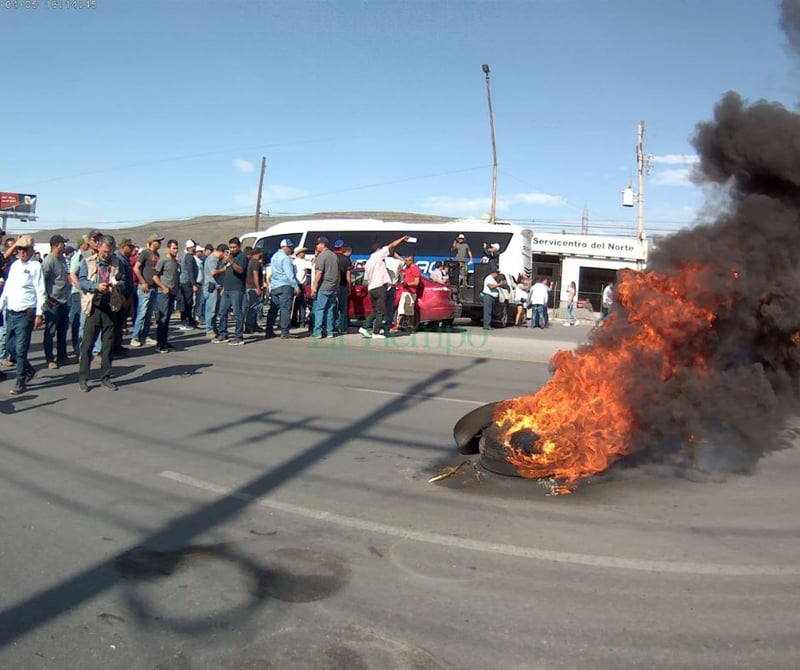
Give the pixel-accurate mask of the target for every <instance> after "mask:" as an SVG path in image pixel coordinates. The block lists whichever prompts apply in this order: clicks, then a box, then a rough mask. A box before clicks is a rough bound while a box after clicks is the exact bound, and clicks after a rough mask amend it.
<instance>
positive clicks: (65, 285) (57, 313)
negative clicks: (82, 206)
mask: <svg viewBox="0 0 800 670" xmlns="http://www.w3.org/2000/svg"><path fill="white" fill-rule="evenodd" d="M66 243H67V238H65V237H62V236H61V235H53V236H52V237H51V238H50V253H49V254H48V255H47V258H45V259H44V261H43V262H42V276H43V277H44V291H45V294H46V295H47V298H46V299H45V306H44V358H45V360H46V361H47V367H48V368H50V369H51V370H55V369H57V368H58V366H59V365H66V364H67V363H69V362H70V361H69V359H68V358H67V329H68V328H69V292H70V287H71V284H70V281H69V268H68V267H67V262H66V260H65V259H64V245H65V244H66ZM54 342H55V345H56V351H55V353H54V352H53V343H54Z"/></svg>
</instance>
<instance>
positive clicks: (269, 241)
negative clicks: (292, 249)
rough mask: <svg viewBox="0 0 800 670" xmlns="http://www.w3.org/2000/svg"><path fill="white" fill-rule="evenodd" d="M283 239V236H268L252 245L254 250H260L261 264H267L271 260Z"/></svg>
mask: <svg viewBox="0 0 800 670" xmlns="http://www.w3.org/2000/svg"><path fill="white" fill-rule="evenodd" d="M283 237H284V236H283V235H268V236H267V237H262V238H261V239H260V240H258V242H256V243H255V245H253V248H254V249H261V253H262V256H261V259H262V262H264V263H269V259H270V258H272V255H273V254H274V253H275V252H276V251H277V250H278V249H280V247H279V246H278V245H279V244H280V243H281V240H282V239H283Z"/></svg>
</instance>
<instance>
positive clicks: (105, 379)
mask: <svg viewBox="0 0 800 670" xmlns="http://www.w3.org/2000/svg"><path fill="white" fill-rule="evenodd" d="M100 383H101V384H102V385H103V386H105V387H106V388H107V389H108V390H109V391H116V390H117V389H118V388H119V386H117V385H116V384H115V383H114V382H112V381H111V379H109V378H108V377H103V381H102V382H100Z"/></svg>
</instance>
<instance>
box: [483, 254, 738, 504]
mask: <svg viewBox="0 0 800 670" xmlns="http://www.w3.org/2000/svg"><path fill="white" fill-rule="evenodd" d="M708 272H709V270H708V269H705V270H704V269H703V268H701V267H700V266H689V267H686V268H684V269H683V271H682V272H681V273H680V274H678V275H666V274H659V273H655V272H649V273H643V272H638V271H634V270H622V271H621V272H620V277H619V283H618V286H617V302H618V303H619V304H620V305H622V307H624V309H625V314H626V318H620V314H619V313H618V312H612V314H611V315H610V316H609V317H608V319H606V322H605V324H604V326H603V328H602V329H601V330H599V331H597V334H596V336H595V338H594V342H593V343H592V344H591V345H585V346H582V347H579V348H578V349H577V350H576V351H559V352H558V353H556V354H555V356H553V358H552V360H551V367H552V368H553V370H554V372H553V377H552V378H551V379H550V380H549V381H548V382H547V383H546V384H545V385H544V386H543V387H542V388H541V389H540V390H539V391H538V392H537V393H536V394H534V395H528V396H521V397H519V398H514V399H511V400H508V401H507V402H505V403H502V404H501V405H499V406H498V409H497V411H496V412H495V417H494V419H495V425H496V427H497V429H498V431H499V439H500V441H501V443H502V444H503V445H504V446H505V447H506V449H507V450H508V455H507V460H508V461H509V462H510V463H512V464H513V465H515V466H516V468H517V470H518V472H519V474H520V475H521V476H523V477H528V478H531V479H538V478H548V477H550V478H553V479H554V480H556V482H559V484H558V485H557V486H556V489H555V490H556V491H557V492H559V493H568V492H569V491H570V490H571V489H572V488H573V487H574V486H575V484H576V483H577V482H578V480H580V479H583V478H586V477H588V476H590V475H593V474H596V473H598V472H602V471H603V470H605V469H606V468H608V467H609V466H610V465H611V464H612V463H613V462H614V461H616V460H617V459H618V458H620V457H621V456H624V455H626V454H628V453H630V446H631V444H630V443H631V434H632V431H633V429H634V427H635V416H634V414H633V412H632V410H631V408H630V399H631V398H632V397H640V396H641V393H642V390H641V380H642V379H643V378H645V377H646V378H649V379H659V378H660V379H661V380H663V381H666V380H667V379H669V378H670V377H672V376H673V375H675V374H676V372H677V371H678V370H679V369H682V368H686V367H691V368H693V369H694V370H695V372H697V373H698V374H700V375H703V373H704V371H705V370H706V365H707V363H706V354H707V352H706V351H705V349H706V348H707V338H706V337H704V336H703V335H704V334H705V333H707V331H709V330H710V329H711V327H712V325H713V323H714V320H715V310H718V309H719V308H722V307H723V306H724V305H725V302H727V301H724V300H721V299H719V298H718V297H716V296H714V295H712V294H711V293H710V292H709V291H708V290H707V289H706V288H705V286H707V285H708V284H709V282H708V280H709V279H710V275H709V274H708ZM727 279H728V281H727V283H730V282H732V281H736V280H737V279H738V274H737V273H735V271H731V272H729V273H727ZM637 394H639V396H637ZM520 431H531V432H533V433H535V434H536V435H537V436H538V440H536V442H535V443H534V444H533V447H532V448H531V449H530V450H527V449H522V448H520V447H519V446H515V444H514V442H513V438H514V436H515V435H516V434H517V433H519V432H520Z"/></svg>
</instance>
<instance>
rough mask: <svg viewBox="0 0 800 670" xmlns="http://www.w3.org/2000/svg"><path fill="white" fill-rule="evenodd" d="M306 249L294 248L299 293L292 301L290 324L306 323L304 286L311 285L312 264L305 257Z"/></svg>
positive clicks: (300, 324)
mask: <svg viewBox="0 0 800 670" xmlns="http://www.w3.org/2000/svg"><path fill="white" fill-rule="evenodd" d="M307 251H308V249H306V248H305V247H297V248H296V249H295V250H294V259H293V262H294V271H295V277H296V278H297V283H298V285H299V286H300V295H298V296H297V298H296V299H295V301H294V308H293V309H292V324H291V325H292V326H294V327H297V326H303V325H305V324H306V323H308V317H307V315H306V311H307V306H308V303H307V302H306V287H307V286H311V274H312V271H313V267H314V264H313V263H312V262H311V261H310V260H308V258H306V252H307Z"/></svg>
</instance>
